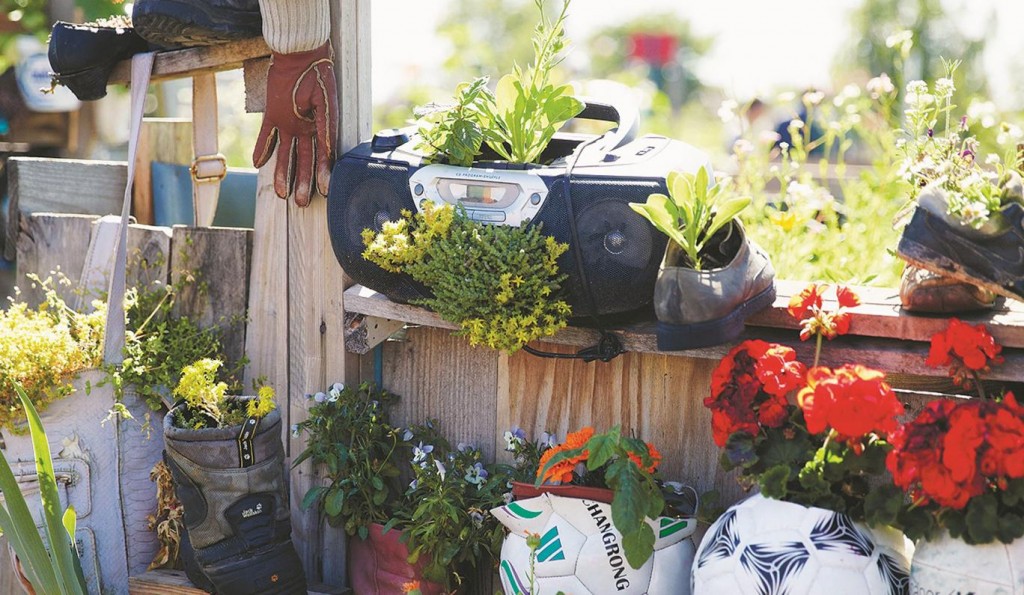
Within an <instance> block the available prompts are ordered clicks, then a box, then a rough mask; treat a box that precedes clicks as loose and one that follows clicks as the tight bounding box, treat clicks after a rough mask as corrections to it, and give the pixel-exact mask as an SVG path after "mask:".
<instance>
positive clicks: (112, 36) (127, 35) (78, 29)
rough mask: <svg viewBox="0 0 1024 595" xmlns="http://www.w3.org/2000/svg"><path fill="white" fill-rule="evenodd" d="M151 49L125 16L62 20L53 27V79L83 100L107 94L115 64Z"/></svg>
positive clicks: (50, 48) (51, 38)
mask: <svg viewBox="0 0 1024 595" xmlns="http://www.w3.org/2000/svg"><path fill="white" fill-rule="evenodd" d="M148 49H149V44H147V43H146V40H145V39H142V38H141V37H139V36H138V35H137V34H136V33H135V29H133V28H132V26H131V21H129V20H128V19H126V18H123V17H115V18H111V19H100V20H99V21H97V22H95V23H85V24H81V25H78V24H75V23H65V22H63V21H58V22H57V23H54V25H53V29H52V30H51V31H50V47H49V49H48V53H47V55H48V57H49V58H50V69H51V70H52V71H53V73H52V74H51V77H52V81H53V83H54V84H56V85H64V86H66V87H67V88H69V89H71V92H72V93H74V94H75V97H78V99H80V100H82V101H93V100H96V99H100V98H101V97H103V96H105V95H106V94H107V79H109V78H110V72H111V71H112V70H113V69H114V66H115V65H116V64H117V63H118V62H120V61H122V60H127V59H128V58H131V57H132V56H133V55H135V54H138V53H139V52H145V51H146V50H148Z"/></svg>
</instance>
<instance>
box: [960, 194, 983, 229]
mask: <svg viewBox="0 0 1024 595" xmlns="http://www.w3.org/2000/svg"><path fill="white" fill-rule="evenodd" d="M988 215H989V211H988V207H987V206H985V203H983V202H980V201H973V202H969V203H967V204H966V205H964V208H963V209H962V210H961V211H960V216H961V218H962V219H963V220H964V222H965V223H967V224H968V225H971V226H973V227H975V228H978V227H981V226H982V225H984V224H985V222H986V221H988Z"/></svg>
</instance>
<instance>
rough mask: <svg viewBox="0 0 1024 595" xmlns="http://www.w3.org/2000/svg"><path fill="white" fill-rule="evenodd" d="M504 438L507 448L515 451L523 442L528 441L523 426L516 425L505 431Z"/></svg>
mask: <svg viewBox="0 0 1024 595" xmlns="http://www.w3.org/2000/svg"><path fill="white" fill-rule="evenodd" d="M504 438H505V450H507V451H513V450H515V449H516V447H517V446H520V445H522V444H523V442H526V432H524V431H523V429H522V428H520V427H518V426H516V427H514V428H512V429H511V430H509V431H507V432H505V435H504Z"/></svg>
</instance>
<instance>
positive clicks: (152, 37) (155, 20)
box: [132, 0, 262, 47]
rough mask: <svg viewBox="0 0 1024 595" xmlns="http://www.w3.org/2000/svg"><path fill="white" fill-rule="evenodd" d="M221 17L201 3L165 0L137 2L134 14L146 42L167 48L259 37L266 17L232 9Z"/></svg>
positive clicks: (134, 19) (136, 29) (134, 22)
mask: <svg viewBox="0 0 1024 595" xmlns="http://www.w3.org/2000/svg"><path fill="white" fill-rule="evenodd" d="M230 14H231V16H230V17H227V18H225V17H224V16H223V15H221V16H220V17H219V18H218V16H215V15H214V14H212V11H209V10H206V7H205V6H204V5H203V3H201V2H196V3H194V4H192V3H184V2H172V1H170V0H164V1H161V2H159V3H146V4H144V5H142V6H139V5H136V8H135V10H134V12H133V14H132V24H133V25H134V27H135V31H136V32H137V33H139V35H141V36H142V37H143V38H144V39H146V41H149V42H150V43H155V44H157V45H161V46H164V47H196V46H205V45H217V44H221V43H228V42H231V41H237V40H239V39H249V38H252V37H259V36H260V34H261V33H262V20H260V16H259V13H256V14H255V15H254V14H253V13H251V12H243V11H231V13H230Z"/></svg>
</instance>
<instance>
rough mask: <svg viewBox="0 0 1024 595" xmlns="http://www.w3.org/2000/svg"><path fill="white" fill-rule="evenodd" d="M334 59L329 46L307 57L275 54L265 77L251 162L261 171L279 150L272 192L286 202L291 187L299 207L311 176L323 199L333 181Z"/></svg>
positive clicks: (304, 201)
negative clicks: (264, 96) (263, 100)
mask: <svg viewBox="0 0 1024 595" xmlns="http://www.w3.org/2000/svg"><path fill="white" fill-rule="evenodd" d="M333 54H334V52H333V51H332V50H331V43H330V42H327V43H325V44H324V45H322V46H320V47H319V48H317V49H315V50H310V51H308V52H295V53H293V54H278V53H276V52H275V53H274V55H273V56H272V57H271V60H270V71H269V72H268V73H267V107H266V110H265V112H264V114H263V127H262V128H260V134H259V137H257V139H256V148H255V149H254V150H253V153H252V163H253V165H254V166H256V167H261V166H263V165H264V164H265V163H267V161H269V160H270V156H271V155H272V154H273V153H274V147H276V146H279V147H280V149H279V150H278V152H277V164H276V166H275V168H274V191H275V192H276V193H277V195H278V196H280V197H281V198H288V195H289V194H291V193H292V186H293V183H294V190H295V204H297V205H298V206H300V207H304V206H306V205H308V204H309V199H310V194H311V193H312V186H313V179H314V175H315V176H316V187H317V190H319V191H320V194H322V195H324V196H326V195H327V185H328V183H329V182H330V179H331V166H332V165H333V164H334V138H335V134H336V127H337V123H338V98H337V95H336V87H335V83H334V62H333Z"/></svg>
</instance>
